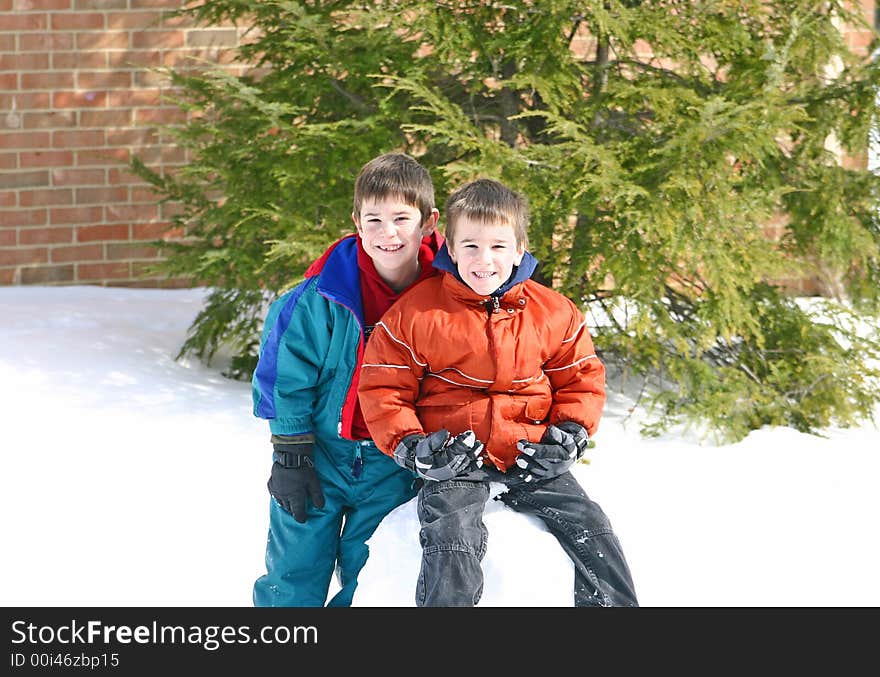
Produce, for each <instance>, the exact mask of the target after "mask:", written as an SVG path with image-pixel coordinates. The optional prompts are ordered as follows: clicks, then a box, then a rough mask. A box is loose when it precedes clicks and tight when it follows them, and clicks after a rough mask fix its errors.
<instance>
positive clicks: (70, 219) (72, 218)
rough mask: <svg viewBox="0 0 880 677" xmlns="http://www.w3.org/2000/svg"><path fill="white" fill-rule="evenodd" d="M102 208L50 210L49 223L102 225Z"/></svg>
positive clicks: (60, 208)
mask: <svg viewBox="0 0 880 677" xmlns="http://www.w3.org/2000/svg"><path fill="white" fill-rule="evenodd" d="M102 216H103V213H102V209H101V207H58V208H55V209H50V210H49V223H52V224H53V225H54V224H56V223H76V224H85V223H101V217H102Z"/></svg>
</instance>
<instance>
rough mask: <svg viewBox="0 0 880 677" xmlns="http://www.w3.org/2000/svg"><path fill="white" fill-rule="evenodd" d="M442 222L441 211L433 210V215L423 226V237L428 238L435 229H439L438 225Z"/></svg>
mask: <svg viewBox="0 0 880 677" xmlns="http://www.w3.org/2000/svg"><path fill="white" fill-rule="evenodd" d="M439 221H440V210H439V209H432V210H431V214H430V215H429V216H428V218H427V219H425V222H424V223H423V224H422V237H427V236H428V235H430V234H431V232H432V231H433V230H434V228H436V227H437V223H438V222H439Z"/></svg>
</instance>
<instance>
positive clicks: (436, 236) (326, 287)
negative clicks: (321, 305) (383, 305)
mask: <svg viewBox="0 0 880 677" xmlns="http://www.w3.org/2000/svg"><path fill="white" fill-rule="evenodd" d="M441 242H443V236H442V235H440V233H438V232H437V231H436V230H433V231H432V232H431V234H430V235H427V236H425V237H423V238H422V249H425V248H426V247H427V248H428V249H429V250H430V253H434V252H437V251H438V249H440V243H441ZM358 246H359V238H358V236H357V234H356V233H355V234H351V235H346V236H344V237H342V238H340V239H339V240H337V241H336V242H334V243H333V244H332V245H330V246H329V247H328V248H327V250H326V251H325V252H324V253H323V254H322V255H321V256H320V257H319V258H318V259H317V260H316V261H315V262H314V263H312V264H311V265H310V266H309V268H308V270H306V273H305V276H306V277H307V278H308V277H317V278H318V279H317V290H318V291H319V292H320V293H321V294H323V295H325V296H326V297H327V298H329V299H331V300H334V301H337V302H338V303H341V304H342V305H344V306H346V307H347V308H349V309H350V310H351V311H352V312H353V313H354V314H355V315H356V316H357V317H358V319H360V321H361V324H363V318H364V310H363V300H362V299H361V283H360V268H359V267H358ZM444 247H445V245H444ZM434 256H435V257H436V253H435V254H434Z"/></svg>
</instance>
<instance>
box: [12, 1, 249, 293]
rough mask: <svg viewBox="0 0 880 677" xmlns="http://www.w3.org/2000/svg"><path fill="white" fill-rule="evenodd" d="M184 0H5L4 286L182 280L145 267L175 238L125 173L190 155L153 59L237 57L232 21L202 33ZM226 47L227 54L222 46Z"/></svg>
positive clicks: (182, 62)
mask: <svg viewBox="0 0 880 677" xmlns="http://www.w3.org/2000/svg"><path fill="white" fill-rule="evenodd" d="M180 5H181V0H0V285H8V284H107V285H138V286H156V285H160V284H161V285H169V284H170V285H180V284H185V282H183V281H180V280H178V281H175V282H168V281H161V280H159V279H157V278H149V277H145V276H144V273H145V267H146V266H148V265H149V264H150V263H151V262H154V261H155V257H156V250H155V249H154V248H152V247H150V246H148V245H147V244H145V242H147V241H149V240H152V239H155V238H157V237H166V238H167V237H175V236H177V235H179V233H175V232H173V231H171V230H169V225H170V224H169V217H170V212H169V209H170V208H171V207H170V206H162V205H159V204H158V203H157V200H156V196H155V195H154V194H153V193H152V192H151V191H150V190H149V188H148V186H147V185H146V184H144V183H143V182H142V181H141V180H140V179H139V178H138V177H136V176H134V175H132V174H131V173H129V172H128V171H127V164H128V160H129V157H130V154H132V153H135V154H137V156H138V157H140V158H141V159H143V160H144V161H145V162H146V163H147V164H148V165H149V166H151V167H153V168H162V167H173V166H175V165H179V164H181V163H183V162H185V160H186V158H185V156H184V155H183V153H182V152H181V151H180V149H177V148H174V147H173V146H172V145H170V144H168V143H166V142H165V141H166V140H165V139H163V138H161V136H160V134H159V132H158V131H157V127H156V126H157V125H159V124H162V123H167V122H174V121H175V120H179V119H180V112H179V111H178V110H177V109H176V108H175V107H174V106H173V105H171V104H168V103H166V102H165V101H164V100H163V97H164V96H165V95H167V93H168V88H167V82H166V81H165V79H164V77H163V76H162V75H161V74H160V73H158V72H156V71H155V70H152V69H154V68H156V67H162V66H173V67H175V68H185V67H187V66H192V65H193V64H194V63H195V62H194V61H192V60H193V59H194V58H207V59H211V60H214V61H226V62H228V61H229V57H228V50H224V48H225V47H229V46H233V45H235V44H236V42H237V40H238V33H237V31H236V30H235V29H234V28H231V27H229V28H217V29H196V28H193V27H192V26H191V25H190V24H188V23H186V22H185V21H183V20H181V19H179V18H173V17H171V16H170V10H173V9H175V8H177V7H179V6H180ZM224 52H226V53H224Z"/></svg>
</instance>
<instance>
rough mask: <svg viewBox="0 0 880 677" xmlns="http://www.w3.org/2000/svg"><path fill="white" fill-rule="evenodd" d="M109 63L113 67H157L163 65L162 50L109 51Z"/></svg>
mask: <svg viewBox="0 0 880 677" xmlns="http://www.w3.org/2000/svg"><path fill="white" fill-rule="evenodd" d="M107 63H108V65H109V66H110V67H111V68H155V67H156V66H161V65H162V52H161V51H159V50H155V49H151V50H142V51H139V52H108V53H107Z"/></svg>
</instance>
